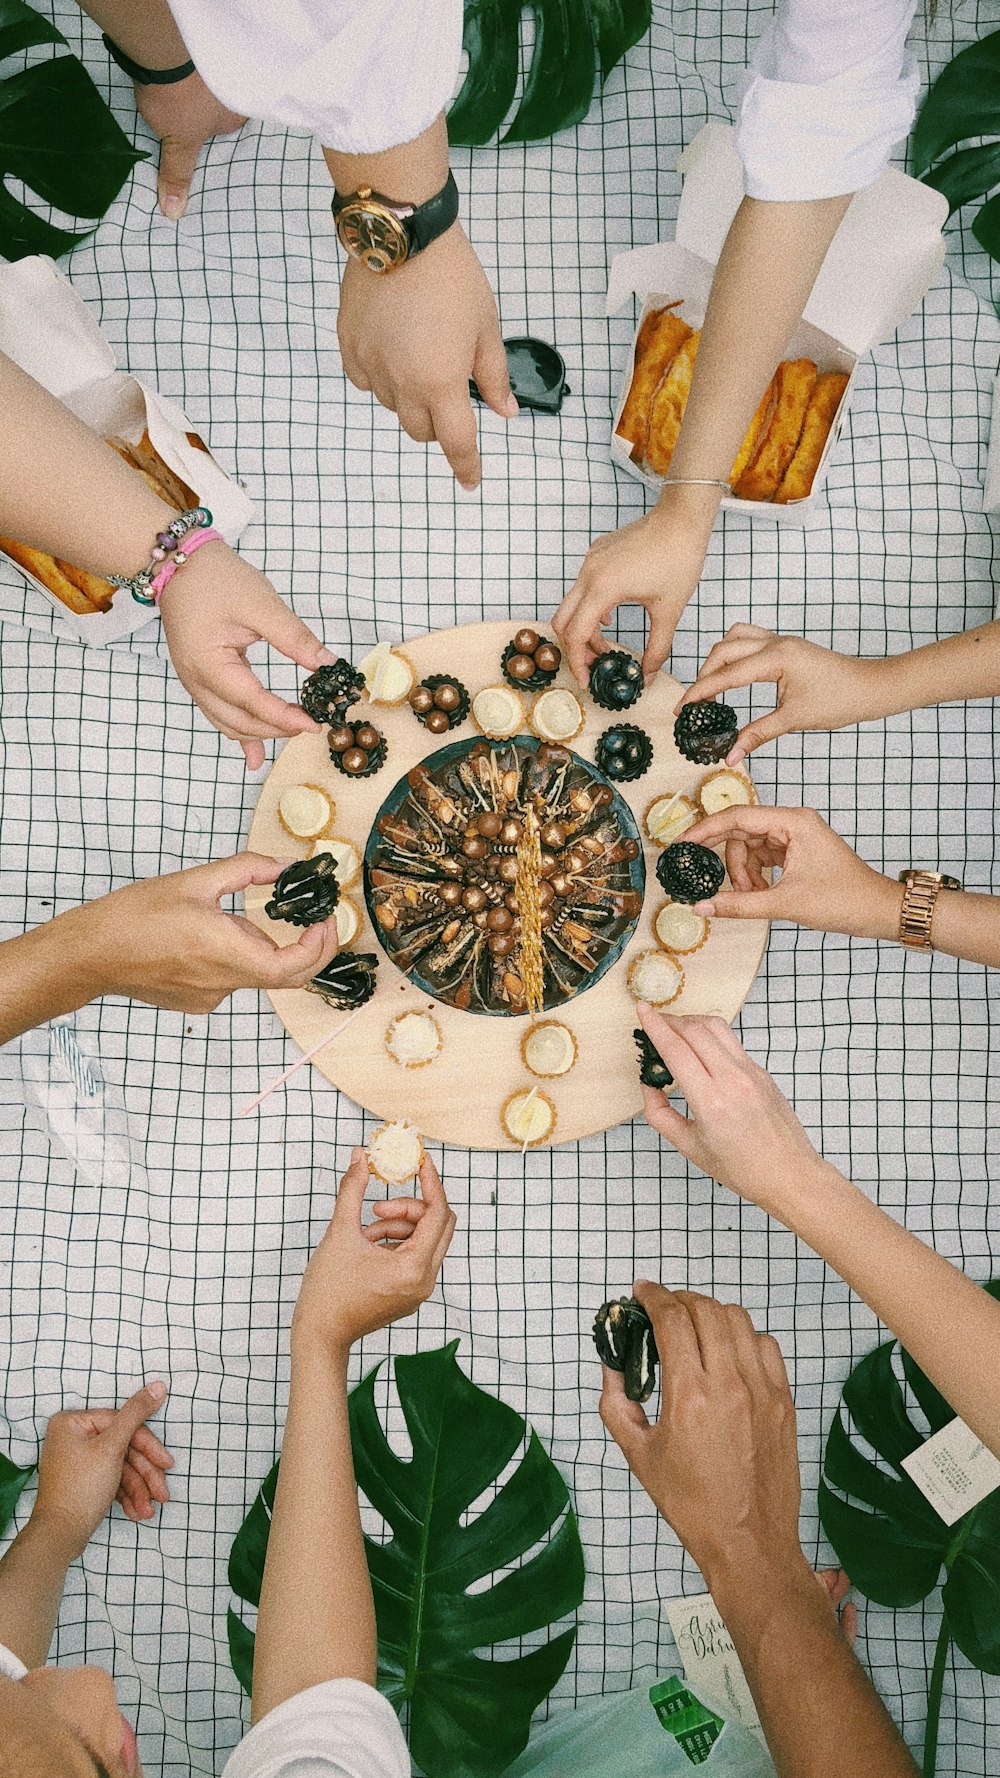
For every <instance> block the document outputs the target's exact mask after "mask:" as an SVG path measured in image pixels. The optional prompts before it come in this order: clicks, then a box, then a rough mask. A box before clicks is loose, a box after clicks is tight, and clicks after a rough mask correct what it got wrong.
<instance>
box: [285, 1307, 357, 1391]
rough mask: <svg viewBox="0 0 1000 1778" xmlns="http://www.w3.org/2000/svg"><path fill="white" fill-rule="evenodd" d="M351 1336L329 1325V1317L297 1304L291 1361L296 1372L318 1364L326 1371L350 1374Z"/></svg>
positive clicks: (291, 1340) (291, 1345) (294, 1314)
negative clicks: (348, 1370) (348, 1366)
mask: <svg viewBox="0 0 1000 1778" xmlns="http://www.w3.org/2000/svg"><path fill="white" fill-rule="evenodd" d="M353 1344H354V1340H353V1338H352V1336H351V1335H350V1334H349V1333H348V1332H347V1331H346V1330H345V1329H344V1328H342V1327H339V1326H337V1325H336V1324H332V1325H331V1322H330V1318H329V1314H327V1315H325V1316H324V1315H323V1314H322V1313H320V1312H316V1313H313V1312H312V1311H311V1310H310V1309H309V1307H308V1305H307V1304H303V1303H297V1304H296V1306H295V1310H294V1312H293V1314H292V1329H291V1339H290V1347H291V1360H292V1369H293V1371H298V1372H305V1371H308V1370H309V1369H310V1368H311V1367H312V1366H313V1365H316V1364H319V1365H321V1366H322V1367H323V1368H324V1369H325V1370H329V1369H331V1367H332V1369H333V1371H334V1372H335V1373H338V1372H343V1374H344V1376H345V1377H346V1375H347V1365H348V1360H349V1358H350V1355H351V1347H352V1346H353Z"/></svg>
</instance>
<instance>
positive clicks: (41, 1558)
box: [0, 1513, 75, 1667]
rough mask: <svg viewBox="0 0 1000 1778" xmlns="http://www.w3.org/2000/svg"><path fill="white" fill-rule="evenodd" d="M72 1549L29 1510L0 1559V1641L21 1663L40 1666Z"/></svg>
mask: <svg viewBox="0 0 1000 1778" xmlns="http://www.w3.org/2000/svg"><path fill="white" fill-rule="evenodd" d="M74 1554H75V1551H70V1550H68V1549H67V1547H66V1544H65V1541H64V1539H63V1538H62V1537H61V1536H60V1534H59V1531H58V1528H57V1527H55V1526H53V1525H50V1524H46V1523H44V1522H43V1521H42V1520H40V1519H39V1518H37V1517H36V1515H35V1514H34V1513H32V1515H31V1517H30V1518H29V1520H28V1523H27V1524H26V1525H25V1527H24V1530H23V1531H19V1532H18V1534H17V1536H16V1537H15V1539H14V1541H13V1543H12V1544H11V1546H10V1549H9V1550H8V1551H7V1554H6V1555H5V1556H4V1558H3V1560H2V1561H0V1642H2V1643H3V1644H4V1645H5V1646H6V1647H7V1648H9V1649H10V1650H11V1651H12V1653H13V1654H15V1655H17V1657H18V1659H19V1660H21V1661H23V1662H24V1664H25V1666H26V1667H44V1665H45V1663H46V1660H47V1659H48V1653H49V1648H50V1646H51V1643H52V1638H53V1636H54V1634H55V1628H56V1620H57V1618H58V1616H59V1607H60V1605H61V1603H62V1596H63V1588H64V1586H65V1585H66V1571H67V1569H68V1568H69V1565H70V1562H71V1561H72V1560H73V1556H74Z"/></svg>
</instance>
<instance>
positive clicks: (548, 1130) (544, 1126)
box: [500, 1087, 556, 1148]
mask: <svg viewBox="0 0 1000 1778" xmlns="http://www.w3.org/2000/svg"><path fill="white" fill-rule="evenodd" d="M500 1122H501V1124H502V1125H503V1130H504V1134H505V1135H506V1136H509V1137H510V1140H511V1141H512V1142H516V1143H517V1144H518V1146H519V1147H520V1148H534V1147H535V1146H536V1145H537V1144H538V1143H539V1142H544V1141H546V1139H547V1138H548V1137H549V1136H551V1134H552V1132H553V1130H554V1129H555V1127H556V1108H555V1106H554V1105H553V1103H552V1100H551V1099H550V1098H549V1096H548V1094H547V1093H543V1092H540V1091H539V1089H538V1087H521V1088H519V1090H518V1091H517V1092H516V1093H511V1094H510V1096H509V1097H508V1098H506V1099H505V1100H504V1102H503V1104H502V1106H501V1107H500Z"/></svg>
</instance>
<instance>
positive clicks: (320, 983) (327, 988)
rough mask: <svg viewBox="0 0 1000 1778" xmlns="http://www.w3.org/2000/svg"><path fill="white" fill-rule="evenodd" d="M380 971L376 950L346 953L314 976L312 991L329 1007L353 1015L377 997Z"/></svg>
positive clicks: (310, 990)
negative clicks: (358, 1008) (359, 1007)
mask: <svg viewBox="0 0 1000 1778" xmlns="http://www.w3.org/2000/svg"><path fill="white" fill-rule="evenodd" d="M377 968H378V958H377V957H376V955H375V953H374V951H359V952H357V954H355V953H354V952H353V951H342V952H341V953H340V955H339V956H337V957H334V958H333V959H332V961H331V962H329V963H328V964H327V966H326V968H325V969H321V970H320V972H319V974H318V975H314V976H313V978H312V981H311V982H309V984H308V987H309V992H310V993H311V994H318V995H319V996H320V998H321V999H323V1000H325V1001H326V1004H327V1006H335V1007H336V1008H337V1009H338V1011H340V1012H353V1011H354V1008H355V1007H356V1006H364V1004H365V1001H366V1000H370V999H371V997H372V995H373V994H374V992H375V971H376V970H377Z"/></svg>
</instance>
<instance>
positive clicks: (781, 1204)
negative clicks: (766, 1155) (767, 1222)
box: [756, 1151, 855, 1234]
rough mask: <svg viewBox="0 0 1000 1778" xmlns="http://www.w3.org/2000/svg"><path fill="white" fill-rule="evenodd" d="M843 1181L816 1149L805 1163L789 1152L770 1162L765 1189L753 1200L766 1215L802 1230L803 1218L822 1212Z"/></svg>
mask: <svg viewBox="0 0 1000 1778" xmlns="http://www.w3.org/2000/svg"><path fill="white" fill-rule="evenodd" d="M846 1183H847V1182H846V1181H845V1180H844V1177H843V1174H841V1173H838V1172H837V1169H836V1168H835V1167H832V1166H831V1165H830V1163H829V1161H825V1160H824V1159H823V1156H822V1155H820V1154H816V1153H815V1151H814V1152H813V1154H812V1158H811V1159H809V1158H807V1159H806V1161H805V1162H804V1163H803V1161H802V1159H801V1157H800V1156H798V1155H789V1156H788V1158H787V1160H786V1161H785V1162H784V1164H777V1165H775V1164H774V1162H773V1160H772V1161H771V1162H769V1164H768V1186H767V1190H766V1192H763V1193H761V1194H760V1195H759V1196H758V1198H757V1200H756V1201H757V1203H758V1204H759V1205H760V1208H761V1209H762V1210H765V1211H766V1212H767V1214H768V1216H773V1217H774V1218H775V1220H776V1221H777V1222H781V1223H784V1225H785V1227H786V1228H788V1229H791V1230H792V1232H793V1234H801V1232H802V1225H803V1224H804V1223H805V1222H806V1220H807V1219H808V1220H811V1219H812V1218H814V1217H815V1216H816V1214H817V1212H821V1211H822V1207H823V1206H824V1205H825V1204H826V1203H828V1202H830V1201H832V1199H833V1198H834V1197H835V1196H836V1195H837V1193H838V1190H839V1188H840V1187H842V1186H843V1185H845V1184H846ZM850 1189H851V1190H854V1189H855V1188H854V1187H850Z"/></svg>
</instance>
